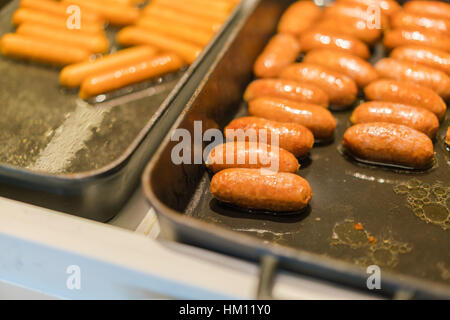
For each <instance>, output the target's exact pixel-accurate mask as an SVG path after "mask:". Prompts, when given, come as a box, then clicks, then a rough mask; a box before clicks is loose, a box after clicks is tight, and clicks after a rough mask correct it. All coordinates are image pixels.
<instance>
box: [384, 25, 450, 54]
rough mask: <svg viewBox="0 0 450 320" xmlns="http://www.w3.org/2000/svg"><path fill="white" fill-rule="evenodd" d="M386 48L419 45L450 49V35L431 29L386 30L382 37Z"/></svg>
mask: <svg viewBox="0 0 450 320" xmlns="http://www.w3.org/2000/svg"><path fill="white" fill-rule="evenodd" d="M383 44H384V46H385V47H386V48H388V49H392V48H395V47H399V46H408V45H419V46H426V47H431V48H436V49H439V50H444V51H450V37H448V36H446V35H444V34H442V33H439V32H433V31H423V30H408V29H394V30H390V31H386V32H385V34H384V38H383Z"/></svg>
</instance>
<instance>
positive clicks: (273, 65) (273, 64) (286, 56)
mask: <svg viewBox="0 0 450 320" xmlns="http://www.w3.org/2000/svg"><path fill="white" fill-rule="evenodd" d="M299 53H300V43H299V42H298V40H297V39H296V38H295V37H294V36H292V35H290V34H276V35H275V36H273V37H272V39H270V41H269V43H268V44H267V46H266V47H265V48H264V51H263V52H262V53H261V54H260V55H259V57H258V58H257V59H256V62H255V65H254V67H253V71H254V73H255V75H256V76H257V77H261V78H270V77H276V76H278V74H279V73H280V71H281V70H282V69H283V68H285V67H286V66H288V65H289V64H291V63H293V62H295V60H296V59H297V56H298V55H299Z"/></svg>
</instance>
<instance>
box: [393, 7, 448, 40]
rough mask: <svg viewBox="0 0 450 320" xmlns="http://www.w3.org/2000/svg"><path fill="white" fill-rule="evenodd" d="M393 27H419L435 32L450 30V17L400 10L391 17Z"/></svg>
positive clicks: (446, 32)
mask: <svg viewBox="0 0 450 320" xmlns="http://www.w3.org/2000/svg"><path fill="white" fill-rule="evenodd" d="M391 26H392V28H393V29H417V30H429V31H434V32H443V33H444V34H447V35H448V33H449V32H450V19H445V18H438V17H431V16H424V15H422V14H414V13H409V12H406V11H403V10H402V11H400V12H398V13H396V14H395V15H394V16H392V18H391Z"/></svg>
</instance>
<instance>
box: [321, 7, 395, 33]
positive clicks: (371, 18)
mask: <svg viewBox="0 0 450 320" xmlns="http://www.w3.org/2000/svg"><path fill="white" fill-rule="evenodd" d="M375 8H376V7H370V8H369V7H368V6H367V5H365V4H360V3H354V2H353V3H342V2H341V3H336V4H333V5H330V6H328V7H327V8H326V9H325V10H324V17H325V18H327V19H333V18H335V17H349V18H356V19H360V20H364V21H367V22H368V23H369V24H370V26H371V27H374V28H383V29H385V28H387V27H388V26H389V19H388V17H387V15H386V14H384V13H383V11H381V10H380V15H379V17H378V16H377V15H376V12H375V11H374V10H373V9H375ZM378 23H379V25H377V24H378Z"/></svg>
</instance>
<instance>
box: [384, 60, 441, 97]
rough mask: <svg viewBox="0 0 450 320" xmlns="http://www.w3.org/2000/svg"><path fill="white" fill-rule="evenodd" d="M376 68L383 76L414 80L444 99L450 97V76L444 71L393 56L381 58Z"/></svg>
mask: <svg viewBox="0 0 450 320" xmlns="http://www.w3.org/2000/svg"><path fill="white" fill-rule="evenodd" d="M375 69H376V70H377V72H378V74H379V75H380V77H381V78H383V77H384V78H391V79H395V80H403V81H408V82H414V83H416V84H418V85H421V86H424V87H427V88H429V89H432V90H433V91H435V92H436V93H437V94H438V95H440V96H441V97H442V98H443V99H447V98H449V97H450V77H449V76H447V74H445V73H444V72H442V71H439V70H435V69H433V68H429V67H426V66H422V65H419V64H414V63H411V62H406V61H400V60H397V59H393V58H384V59H381V60H379V61H378V62H377V63H376V64H375Z"/></svg>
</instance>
